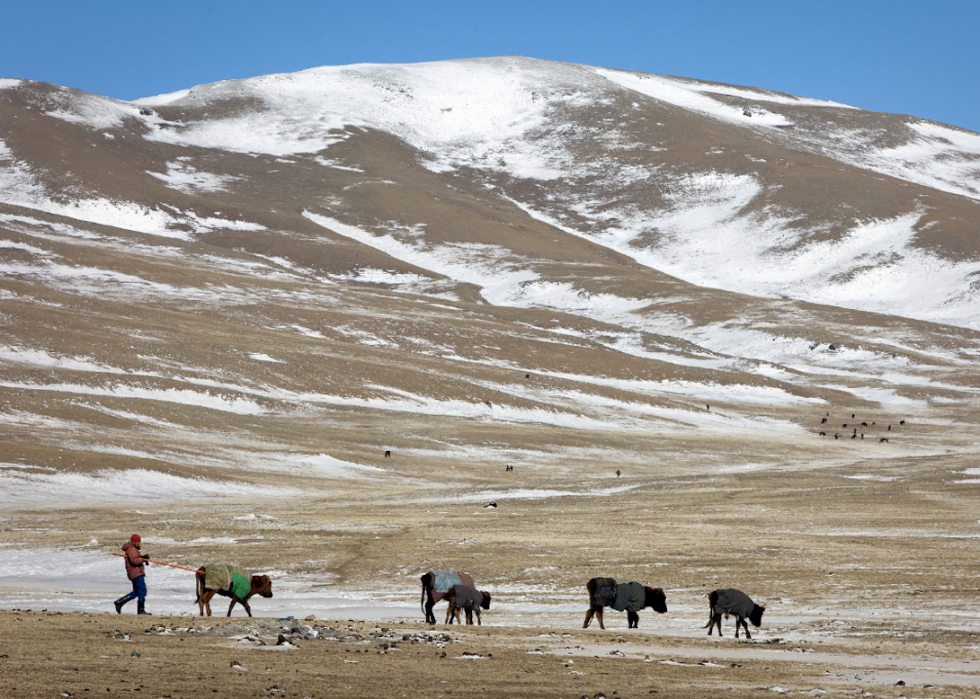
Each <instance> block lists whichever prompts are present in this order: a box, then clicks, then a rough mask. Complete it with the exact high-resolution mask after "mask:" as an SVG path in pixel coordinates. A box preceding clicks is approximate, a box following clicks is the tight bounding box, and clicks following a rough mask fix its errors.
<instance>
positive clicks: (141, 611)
mask: <svg viewBox="0 0 980 699" xmlns="http://www.w3.org/2000/svg"><path fill="white" fill-rule="evenodd" d="M144 603H145V600H140V601H139V603H138V604H137V605H136V613H137V614H149V612H148V611H146V609H144V608H143V604H144Z"/></svg>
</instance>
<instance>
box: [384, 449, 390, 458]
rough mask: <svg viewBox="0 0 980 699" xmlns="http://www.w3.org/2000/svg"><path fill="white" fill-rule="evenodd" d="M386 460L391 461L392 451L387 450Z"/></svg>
mask: <svg viewBox="0 0 980 699" xmlns="http://www.w3.org/2000/svg"><path fill="white" fill-rule="evenodd" d="M385 458H386V459H390V458H391V450H390V449H388V450H385Z"/></svg>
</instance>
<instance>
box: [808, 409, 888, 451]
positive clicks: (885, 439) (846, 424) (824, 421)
mask: <svg viewBox="0 0 980 699" xmlns="http://www.w3.org/2000/svg"><path fill="white" fill-rule="evenodd" d="M844 419H845V420H846V419H847V418H846V417H845V418H844ZM856 419H857V413H851V420H852V421H853V420H856ZM828 420H830V413H827V414H826V415H824V417H823V418H821V420H820V424H821V425H826V424H827V422H828ZM898 424H899V425H900V426H901V427H905V420H899V421H898ZM848 427H850V429H851V430H853V431H852V432H851V434H850V438H851V439H858V438H859V437H860V438H861V439H864V432H861V433H860V434H858V427H863V428H865V429H867V430H869V431H870V430H875V429H881V428H880V427H878V424H877V423H876V422H874V421H872V422H871V424H870V425H869V424H868V423H867V421H862V422H861V424H860V425H857V424H855V423H854V422H843V423H841V429H844V430H846V429H848ZM891 431H892V426H891V425H888V428H887V429H886V430H885V432H891ZM819 436H821V437H826V436H827V433H826V432H824V431H823V430H821V431H820V435H819ZM847 436H848V435H846V434H844V435H842V434H841V433H840V432H835V433H834V439H844V438H846V437H847ZM885 442H888V437H883V436H879V437H878V443H879V444H883V443H885Z"/></svg>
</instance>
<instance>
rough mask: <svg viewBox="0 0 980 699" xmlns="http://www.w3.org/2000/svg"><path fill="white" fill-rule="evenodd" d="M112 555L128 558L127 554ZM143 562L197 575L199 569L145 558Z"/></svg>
mask: <svg viewBox="0 0 980 699" xmlns="http://www.w3.org/2000/svg"><path fill="white" fill-rule="evenodd" d="M112 555H113V556H122V557H123V558H125V557H126V554H125V553H114V554H112ZM143 560H144V561H146V562H147V563H156V564H157V565H159V566H170V567H171V568H180V569H181V570H189V571H191V572H192V573H196V572H197V568H188V567H187V566H179V565H177V564H176V563H164V562H163V561H154V560H153V559H152V558H144V559H143Z"/></svg>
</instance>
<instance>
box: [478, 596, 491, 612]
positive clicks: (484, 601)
mask: <svg viewBox="0 0 980 699" xmlns="http://www.w3.org/2000/svg"><path fill="white" fill-rule="evenodd" d="M482 594H483V599H482V600H480V606H481V607H483V608H484V609H490V593H489V592H484V593H482Z"/></svg>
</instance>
